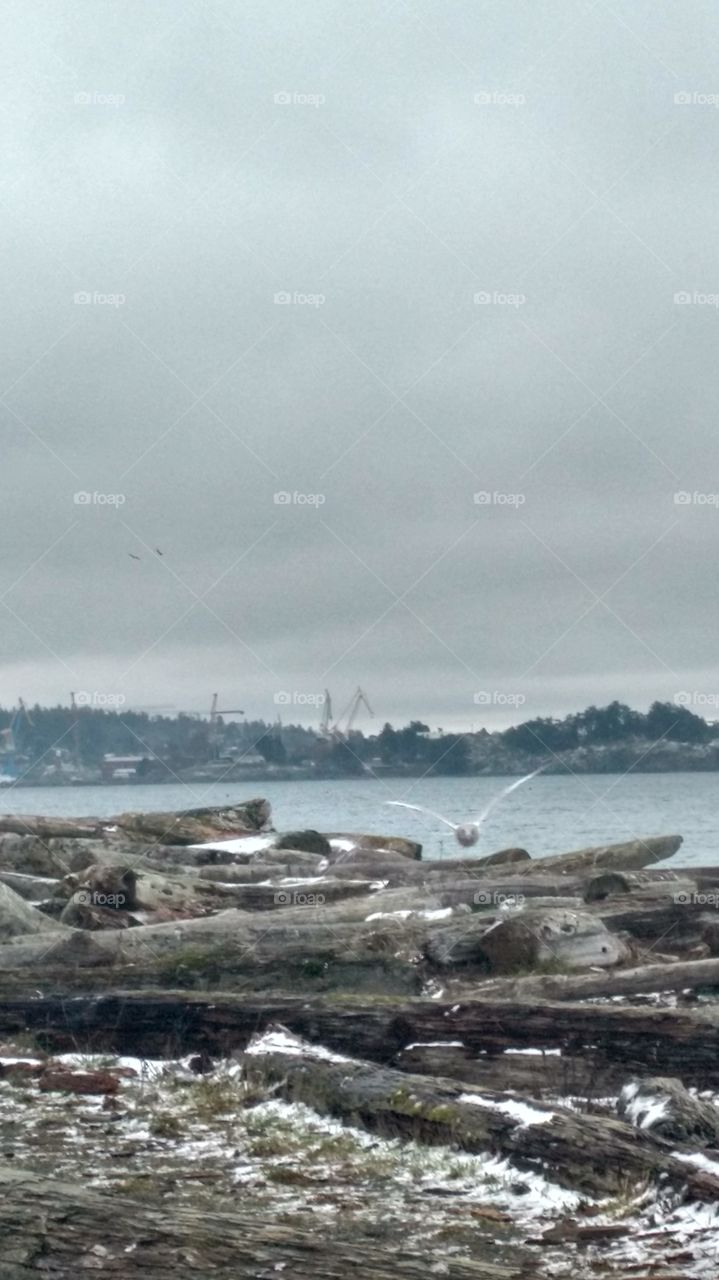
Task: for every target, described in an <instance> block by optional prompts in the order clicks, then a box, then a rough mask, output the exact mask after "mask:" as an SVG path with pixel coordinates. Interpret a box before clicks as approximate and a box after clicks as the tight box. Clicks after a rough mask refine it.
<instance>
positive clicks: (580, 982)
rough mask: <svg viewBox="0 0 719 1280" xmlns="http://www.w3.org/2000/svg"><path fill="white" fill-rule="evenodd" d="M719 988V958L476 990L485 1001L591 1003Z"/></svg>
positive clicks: (494, 983) (505, 981)
mask: <svg viewBox="0 0 719 1280" xmlns="http://www.w3.org/2000/svg"><path fill="white" fill-rule="evenodd" d="M698 987H719V959H713V958H712V959H709V960H682V961H680V962H679V963H677V964H644V965H640V966H639V967H637V968H632V969H614V970H612V971H611V972H605V973H581V974H567V975H564V974H563V975H556V976H554V975H546V976H544V975H539V974H529V975H528V976H527V977H522V978H497V979H489V980H487V981H485V982H482V983H481V985H480V986H479V987H478V988H477V989H476V994H477V995H478V996H480V997H481V998H483V999H485V998H491V999H505V1000H519V1001H526V1002H527V1003H531V1002H532V1001H533V1000H542V1001H544V1000H588V999H596V998H598V997H599V998H601V997H611V996H625V997H627V998H631V997H632V996H636V995H643V994H648V993H651V992H659V991H685V990H688V991H692V990H696V989H697V988H698Z"/></svg>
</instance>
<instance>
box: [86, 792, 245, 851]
mask: <svg viewBox="0 0 719 1280" xmlns="http://www.w3.org/2000/svg"><path fill="white" fill-rule="evenodd" d="M110 825H114V826H117V827H119V829H120V830H121V831H123V832H125V833H128V834H131V835H132V836H133V838H135V839H138V840H148V839H149V840H159V841H161V842H162V843H163V844H170V845H172V844H183V845H184V844H188V845H191V844H203V843H205V842H207V841H210V840H228V839H230V838H233V837H236V836H243V835H251V834H253V833H257V832H258V831H266V830H267V828H268V827H269V825H270V806H269V803H268V801H267V800H245V801H243V802H242V803H241V804H236V805H223V806H215V807H207V808H200V809H186V810H184V811H183V812H181V813H121V814H119V815H118V816H117V817H115V818H112V819H111V822H110V823H108V826H110ZM68 834H71V833H68Z"/></svg>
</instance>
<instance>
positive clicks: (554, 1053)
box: [504, 1049, 562, 1058]
mask: <svg viewBox="0 0 719 1280" xmlns="http://www.w3.org/2000/svg"><path fill="white" fill-rule="evenodd" d="M504 1052H505V1053H518V1054H521V1055H522V1056H523V1057H529V1056H531V1057H537V1056H538V1055H539V1056H541V1057H542V1058H544V1057H554V1058H561V1056H562V1050H561V1049H505V1050H504Z"/></svg>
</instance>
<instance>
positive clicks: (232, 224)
mask: <svg viewBox="0 0 719 1280" xmlns="http://www.w3.org/2000/svg"><path fill="white" fill-rule="evenodd" d="M718 38H719V10H717V7H716V4H715V3H714V2H713V0H692V4H691V6H681V5H677V4H676V2H675V0H616V3H613V4H610V3H605V2H604V0H599V2H598V3H593V2H592V0H545V2H544V3H542V4H538V3H537V2H536V0H408V2H407V3H405V2H404V0H398V2H395V3H390V2H389V0H363V3H362V4H361V5H350V4H347V3H341V2H340V0H262V2H260V0H248V2H246V3H241V2H240V0H209V2H208V3H201V2H200V0H149V2H148V0H65V2H64V3H63V4H62V5H60V4H58V3H57V2H56V0H44V2H38V0H6V2H5V4H4V6H3V15H2V40H1V41H0V66H1V72H2V74H1V76H0V83H2V86H3V89H2V102H1V104H0V105H1V106H2V110H0V130H1V131H2V142H3V145H2V155H3V164H2V174H1V176H2V181H1V183H0V219H1V220H2V235H1V236H0V245H1V247H0V265H1V268H2V280H3V290H2V308H3V312H4V324H3V341H2V344H1V351H0V440H1V442H2V472H1V477H2V478H1V481H0V483H1V492H2V539H1V541H0V599H1V603H2V608H0V619H1V620H2V647H1V650H0V654H1V665H0V702H1V703H2V704H3V705H5V706H7V705H10V704H13V703H15V702H16V700H17V697H18V695H22V696H23V697H24V698H25V699H26V700H27V701H29V702H31V703H32V702H36V701H38V702H51V703H55V702H67V701H69V693H70V690H75V691H80V692H86V693H90V694H92V695H93V696H94V695H95V694H97V695H98V696H99V697H102V696H104V695H116V696H117V695H119V696H120V697H121V698H125V699H126V703H125V705H128V706H129V705H145V706H147V705H149V706H158V705H160V706H172V707H176V708H182V709H184V708H186V709H195V708H197V709H199V708H203V707H205V706H209V702H210V698H211V694H212V692H214V691H215V690H218V691H219V692H220V697H221V701H223V702H224V704H225V705H226V706H231V707H238V706H241V707H243V708H244V709H245V711H246V712H247V714H248V715H249V716H252V717H263V718H266V719H271V718H274V716H275V715H276V713H277V711H278V710H280V711H281V713H282V715H283V718H284V719H285V721H290V720H304V721H308V720H309V721H311V720H313V719H316V718H317V714H318V713H317V712H316V711H315V710H314V709H313V708H311V707H310V708H309V709H308V705H307V701H306V699H307V698H308V697H310V698H311V697H312V696H314V695H316V694H317V693H320V692H321V691H322V690H323V689H324V688H325V687H327V688H329V689H330V691H331V692H332V694H333V697H334V699H335V700H336V702H337V703H338V704H342V703H343V702H345V701H347V700H348V699H349V696H350V694H351V693H352V690H353V689H354V688H355V687H356V686H357V685H358V684H361V685H362V686H363V687H364V688H365V689H366V691H367V694H368V696H369V699H370V702H371V704H372V706H373V709H374V712H375V717H376V719H375V721H370V720H369V719H367V718H366V717H365V718H364V720H361V721H360V722H359V723H361V724H362V727H364V728H366V729H370V728H371V727H373V726H375V725H378V724H381V723H382V722H383V721H384V720H387V719H389V720H393V721H395V722H399V721H404V720H405V719H408V718H409V717H411V716H416V715H420V716H422V717H424V718H425V719H427V720H428V721H429V722H430V723H431V724H432V725H435V726H437V725H442V726H444V727H445V728H449V727H460V728H462V729H466V728H468V727H470V726H474V727H477V728H478V727H480V725H482V724H486V725H487V726H488V727H490V728H491V727H499V726H502V725H504V724H507V723H510V722H512V721H516V720H519V719H525V718H527V717H529V716H533V715H537V714H553V715H560V714H564V713H566V712H567V711H570V710H574V709H579V708H582V707H584V706H585V705H587V704H588V703H590V702H597V703H601V702H606V701H609V700H611V699H613V698H615V697H616V698H620V699H622V700H625V701H628V702H630V703H632V704H633V705H635V706H639V707H642V706H646V705H647V704H648V703H649V702H650V701H651V700H652V699H654V698H662V699H672V698H674V697H675V696H676V695H677V694H688V695H689V697H690V699H691V700H692V703H690V705H691V704H695V705H696V709H698V710H701V711H706V706H704V705H703V704H702V699H704V700H705V699H706V698H707V697H711V696H712V695H714V694H717V695H719V672H717V665H716V649H717V639H716V636H717V623H718V618H717V595H716V587H715V578H716V561H717V545H718V538H717V532H718V529H719V507H718V506H717V504H719V467H718V466H717V450H718V446H717V407H718V406H717V401H718V399H719V385H718V382H717V369H718V368H719V350H718V342H719V309H718V307H717V305H716V304H717V302H719V261H718V252H719V239H718V238H717V229H716V228H717V224H716V216H717V214H716V211H717V197H718V187H719V177H718V176H717V175H718V173H719V166H718V165H717V159H718V156H717V152H718V149H719V146H718V144H719V110H718V109H717V105H716V103H717V102H719V74H717V70H716V46H717V39H718ZM677 99H678V100H677ZM676 295H680V296H681V295H683V296H684V298H685V299H686V298H687V297H688V299H689V300H688V301H686V300H684V301H681V300H677V299H676ZM715 295H716V296H715ZM288 296H289V299H290V300H289V301H287V300H286V299H287V297H288ZM283 299H284V300H283ZM678 493H679V494H680V495H682V496H683V498H682V500H680V501H676V498H675V495H676V494H678ZM78 495H79V497H80V498H81V499H82V498H84V499H87V500H85V501H82V500H80V501H78ZM277 495H280V497H281V498H282V499H286V498H288V497H289V501H279V502H278V501H277ZM477 495H479V497H478V496H477ZM687 499H688V500H687ZM156 548H159V549H160V550H161V551H162V556H160V555H158V554H157V552H156V550H155V549H156ZM134 556H139V557H140V558H139V559H134V558H133V557H134ZM287 694H288V695H289V696H290V700H291V701H290V704H289V705H278V703H277V701H276V699H277V697H278V695H287ZM280 701H282V697H281V698H280Z"/></svg>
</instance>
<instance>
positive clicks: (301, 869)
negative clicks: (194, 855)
mask: <svg viewBox="0 0 719 1280" xmlns="http://www.w3.org/2000/svg"><path fill="white" fill-rule="evenodd" d="M182 873H183V875H195V876H198V877H199V879H200V880H212V881H219V883H220V884H237V885H245V884H260V883H262V881H263V880H273V881H274V880H278V879H281V878H282V877H285V876H294V877H297V876H306V875H307V874H308V871H307V867H306V866H304V865H300V863H299V862H282V863H273V862H252V863H250V864H249V865H248V866H237V865H233V866H225V865H223V866H213V867H209V866H208V867H183V868H182ZM309 874H312V873H311V870H310V873H309ZM332 878H333V879H337V878H338V877H337V876H336V874H335V870H334V868H333V869H332ZM339 878H341V879H344V878H345V877H344V876H341V877H339ZM346 878H347V879H348V880H367V881H368V880H370V879H372V877H371V875H362V874H360V873H359V872H354V874H353V875H351V876H350V875H348V876H347V877H346Z"/></svg>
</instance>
